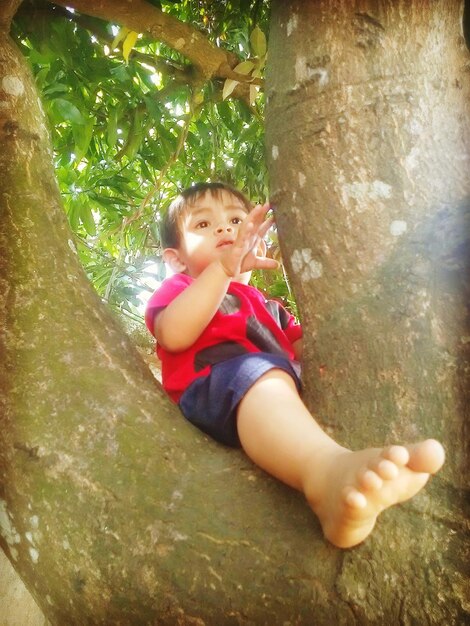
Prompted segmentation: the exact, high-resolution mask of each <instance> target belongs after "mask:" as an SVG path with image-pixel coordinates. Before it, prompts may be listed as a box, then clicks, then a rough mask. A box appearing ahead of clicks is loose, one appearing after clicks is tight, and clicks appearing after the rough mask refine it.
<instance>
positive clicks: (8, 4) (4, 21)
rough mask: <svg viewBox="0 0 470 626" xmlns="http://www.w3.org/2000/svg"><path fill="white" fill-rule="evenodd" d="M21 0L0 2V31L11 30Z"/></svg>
mask: <svg viewBox="0 0 470 626" xmlns="http://www.w3.org/2000/svg"><path fill="white" fill-rule="evenodd" d="M20 4H21V0H3V1H2V2H0V31H6V32H8V31H9V30H10V24H11V20H12V19H13V16H14V15H15V13H16V11H17V10H18V7H19V6H20Z"/></svg>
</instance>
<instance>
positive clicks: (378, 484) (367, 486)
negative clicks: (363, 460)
mask: <svg viewBox="0 0 470 626" xmlns="http://www.w3.org/2000/svg"><path fill="white" fill-rule="evenodd" d="M359 486H360V487H361V489H363V490H364V491H378V490H379V489H381V488H382V486H383V480H382V479H381V478H380V476H379V475H378V474H377V473H376V472H374V471H372V470H371V469H368V470H366V471H365V472H364V473H363V474H361V475H360V476H359Z"/></svg>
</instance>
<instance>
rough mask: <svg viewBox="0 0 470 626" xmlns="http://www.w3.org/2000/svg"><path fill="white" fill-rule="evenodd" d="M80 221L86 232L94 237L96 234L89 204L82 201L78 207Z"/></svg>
mask: <svg viewBox="0 0 470 626" xmlns="http://www.w3.org/2000/svg"><path fill="white" fill-rule="evenodd" d="M80 221H81V223H82V224H83V226H85V230H86V232H87V233H88V234H89V235H90V236H91V237H94V236H95V235H96V224H95V220H94V218H93V213H92V212H91V208H90V205H89V204H87V203H86V202H84V203H83V204H82V205H81V207H80Z"/></svg>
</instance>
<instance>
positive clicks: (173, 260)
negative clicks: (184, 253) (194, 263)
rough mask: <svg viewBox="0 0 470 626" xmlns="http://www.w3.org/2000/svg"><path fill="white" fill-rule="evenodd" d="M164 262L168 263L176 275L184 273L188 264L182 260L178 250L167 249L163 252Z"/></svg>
mask: <svg viewBox="0 0 470 626" xmlns="http://www.w3.org/2000/svg"><path fill="white" fill-rule="evenodd" d="M163 260H164V261H165V263H168V265H169V266H170V269H171V270H172V271H173V272H175V273H177V274H178V273H181V272H184V270H185V269H186V264H185V263H183V261H182V260H181V258H180V254H179V251H178V250H177V249H176V248H165V250H163Z"/></svg>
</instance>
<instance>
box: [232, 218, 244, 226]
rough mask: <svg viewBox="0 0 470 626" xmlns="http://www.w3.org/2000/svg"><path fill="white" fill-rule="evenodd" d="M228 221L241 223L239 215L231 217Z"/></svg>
mask: <svg viewBox="0 0 470 626" xmlns="http://www.w3.org/2000/svg"><path fill="white" fill-rule="evenodd" d="M230 222H231V223H232V224H241V223H242V222H243V220H242V218H241V217H232V219H231V220H230Z"/></svg>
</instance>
